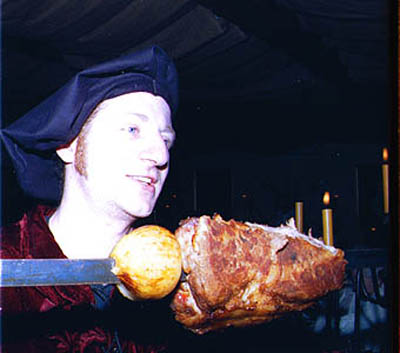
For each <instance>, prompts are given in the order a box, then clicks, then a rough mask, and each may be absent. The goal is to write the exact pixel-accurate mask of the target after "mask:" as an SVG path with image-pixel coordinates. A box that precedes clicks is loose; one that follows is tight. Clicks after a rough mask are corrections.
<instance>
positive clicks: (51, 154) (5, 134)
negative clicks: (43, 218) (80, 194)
mask: <svg viewBox="0 0 400 353" xmlns="http://www.w3.org/2000/svg"><path fill="white" fill-rule="evenodd" d="M130 92H150V93H153V94H155V95H158V96H161V97H163V98H164V99H165V100H166V102H167V103H168V105H169V107H170V109H171V113H172V114H174V113H175V112H176V110H177V106H178V79H177V72H176V68H175V66H174V64H173V62H172V60H171V59H170V58H169V57H168V56H167V54H166V53H165V52H164V51H163V50H162V49H161V48H159V47H157V46H153V47H150V48H148V49H144V50H141V51H137V52H131V53H128V54H124V55H121V56H120V57H118V58H116V59H113V60H111V61H108V62H104V63H101V64H99V65H96V66H94V67H91V68H88V69H85V70H83V71H81V72H79V73H77V74H76V75H75V76H74V77H73V78H72V79H71V80H70V81H69V82H68V83H67V84H65V85H64V86H63V87H61V88H60V89H59V90H57V91H56V92H55V93H54V94H52V95H51V96H50V97H49V98H47V99H46V100H45V101H43V102H42V103H41V104H39V105H38V106H37V107H35V108H34V109H32V110H31V111H29V112H28V113H27V114H25V115H24V116H22V117H21V118H20V119H18V120H17V121H15V122H14V123H12V124H11V125H10V126H8V127H7V128H5V129H2V130H1V138H2V140H3V142H4V144H5V147H6V149H7V151H8V153H9V154H10V156H11V159H12V161H13V164H14V167H15V170H16V173H17V177H18V181H19V183H20V185H21V188H22V189H23V190H24V191H25V192H26V193H27V194H29V195H30V196H32V197H34V198H37V199H40V200H45V201H52V202H58V201H59V200H60V198H61V195H62V187H63V180H62V172H63V168H62V164H60V163H61V161H60V159H59V158H58V156H57V154H56V153H55V150H56V149H57V148H58V147H61V146H63V145H67V144H68V143H70V142H71V141H72V140H73V139H74V138H75V137H76V136H77V135H78V134H79V131H80V130H81V128H82V126H83V124H84V122H85V121H86V119H87V118H88V117H89V115H90V114H91V113H92V111H93V110H94V109H95V108H96V106H97V105H98V104H99V103H101V102H102V101H104V100H106V99H110V98H113V97H116V96H119V95H122V94H126V93H130Z"/></svg>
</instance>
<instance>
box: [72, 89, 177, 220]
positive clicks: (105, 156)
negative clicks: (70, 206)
mask: <svg viewBox="0 0 400 353" xmlns="http://www.w3.org/2000/svg"><path fill="white" fill-rule="evenodd" d="M170 115H171V113H170V109H169V106H168V104H167V103H166V101H165V100H164V99H163V98H161V97H159V96H154V95H152V94H150V93H145V92H135V93H129V94H125V95H122V96H118V97H116V98H112V99H109V100H106V101H104V102H103V103H101V104H100V106H99V108H98V109H97V113H96V116H95V117H94V119H93V120H92V121H91V122H90V123H89V125H88V128H87V131H86V132H85V133H84V134H83V135H82V136H79V137H78V141H77V149H76V153H75V160H74V166H75V171H76V172H77V174H78V175H79V177H78V180H80V185H81V187H82V190H83V191H84V193H85V195H86V196H87V197H89V200H92V201H93V204H94V207H101V208H104V210H106V211H107V212H113V213H115V212H117V213H116V215H118V214H120V213H121V212H122V213H123V214H126V215H127V216H128V217H134V218H137V217H139V218H140V217H146V216H148V215H150V213H151V212H152V210H153V208H154V205H155V203H156V201H157V198H158V196H159V194H160V192H161V189H162V186H163V184H164V181H165V179H166V177H167V174H168V168H169V166H168V163H169V148H170V147H171V146H172V144H173V142H174V139H175V132H174V130H173V128H172V124H171V116H170Z"/></svg>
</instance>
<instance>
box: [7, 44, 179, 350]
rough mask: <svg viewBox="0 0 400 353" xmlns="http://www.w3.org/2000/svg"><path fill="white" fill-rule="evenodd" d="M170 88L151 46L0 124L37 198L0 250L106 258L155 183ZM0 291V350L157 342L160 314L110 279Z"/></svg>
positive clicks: (166, 144)
mask: <svg viewBox="0 0 400 353" xmlns="http://www.w3.org/2000/svg"><path fill="white" fill-rule="evenodd" d="M177 92H178V88H177V74H176V70H175V67H174V65H173V63H172V61H171V60H170V59H169V58H168V56H167V55H166V54H165V53H164V52H163V51H162V50H161V49H160V48H158V47H151V48H149V49H145V50H142V51H140V52H137V53H129V54H126V55H124V56H121V57H119V58H117V59H114V60H112V61H110V62H107V63H103V64H100V65H97V66H95V67H93V68H90V69H86V70H83V71H82V72H80V73H78V74H77V75H76V76H75V77H74V78H73V79H71V80H70V81H69V82H68V83H67V84H66V85H65V86H64V87H63V88H61V89H60V90H58V91H57V92H56V93H54V94H53V95H52V96H51V97H50V98H48V99H47V100H45V101H44V102H43V103H42V104H40V105H39V106H38V107H37V108H35V109H33V110H32V111H30V112H28V113H27V114H26V115H25V116H23V117H22V118H21V119H19V120H18V121H16V122H15V123H13V124H12V125H11V126H10V127H8V128H6V129H3V130H2V132H1V136H2V139H3V142H4V144H5V147H6V149H7V151H8V152H9V154H10V156H11V158H12V161H13V163H14V166H15V170H16V173H17V177H18V180H19V182H20V184H21V187H22V189H23V190H24V191H25V192H26V193H28V194H29V195H31V196H33V197H35V198H36V199H38V200H41V201H42V202H41V204H40V205H38V206H37V207H36V208H35V209H34V210H32V211H29V212H27V213H26V214H24V216H23V217H22V219H21V220H20V221H19V222H16V223H15V224H11V225H9V226H7V227H5V228H4V229H3V230H2V247H1V257H2V258H64V257H67V258H71V259H72V258H87V259H89V258H104V257H108V255H109V254H110V252H111V250H112V248H113V247H114V245H115V244H116V243H117V242H118V240H119V239H120V238H121V237H122V236H123V235H125V234H126V233H127V232H129V231H130V230H131V229H132V227H133V225H134V223H135V221H136V220H138V219H140V218H143V217H146V216H148V215H150V214H151V212H152V210H153V208H154V205H155V203H156V201H157V198H158V196H159V194H160V192H161V189H162V186H163V183H164V181H165V178H166V176H167V174H168V162H169V149H170V147H171V146H172V144H173V141H174V138H175V133H174V130H173V127H172V122H171V116H172V115H173V114H174V113H175V112H176V109H177V96H178V93H177ZM48 203H56V204H57V207H55V208H53V207H49V206H45V205H44V204H48ZM1 295H2V296H1V298H2V302H1V304H2V313H3V317H2V323H3V335H2V339H3V346H2V348H3V350H2V351H3V352H24V353H28V352H75V351H76V352H96V353H97V352H111V351H113V352H118V351H119V352H137V351H140V352H142V351H143V352H147V351H148V352H156V351H159V350H161V349H162V348H163V342H162V336H161V335H160V332H159V331H157V327H156V326H157V325H155V322H160V319H161V322H162V318H160V317H155V316H151V315H152V313H151V312H150V311H148V309H145V308H144V306H143V304H138V303H133V302H128V301H127V300H126V299H124V298H122V297H121V296H119V293H118V291H117V290H115V287H114V286H112V285H111V286H110V285H105V286H55V287H19V288H3V289H2V291H1ZM155 305H156V304H155ZM139 309H140V310H139ZM143 313H144V315H143ZM160 315H162V313H160ZM146 320H147V321H146ZM146 322H150V323H151V324H146ZM150 328H151V330H150Z"/></svg>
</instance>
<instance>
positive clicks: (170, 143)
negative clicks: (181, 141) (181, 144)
mask: <svg viewBox="0 0 400 353" xmlns="http://www.w3.org/2000/svg"><path fill="white" fill-rule="evenodd" d="M163 140H164V143H165V146H167V148H168V149H170V148H171V147H172V144H173V141H172V140H171V139H169V138H165V139H163Z"/></svg>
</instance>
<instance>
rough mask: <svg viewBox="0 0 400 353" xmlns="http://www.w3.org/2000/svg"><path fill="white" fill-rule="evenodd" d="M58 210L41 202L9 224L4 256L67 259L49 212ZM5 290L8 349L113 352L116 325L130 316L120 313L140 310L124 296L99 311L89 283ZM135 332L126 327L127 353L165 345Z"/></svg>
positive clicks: (3, 305)
mask: <svg viewBox="0 0 400 353" xmlns="http://www.w3.org/2000/svg"><path fill="white" fill-rule="evenodd" d="M52 212H53V210H52V209H50V208H48V207H45V206H38V207H37V208H35V209H34V210H33V211H31V212H28V213H26V214H25V215H24V216H23V217H22V219H21V220H20V221H19V222H17V223H15V224H11V225H9V226H7V227H4V228H3V229H2V234H1V236H2V238H1V247H0V257H1V258H65V255H64V254H63V252H62V251H61V249H60V248H59V246H58V245H57V243H56V242H55V240H54V237H53V235H52V234H51V232H50V230H49V228H48V226H47V222H46V217H48V216H50V215H51V214H52ZM115 292H117V291H115ZM0 295H1V296H0V298H1V312H2V317H1V319H2V322H1V323H2V330H3V332H2V347H1V352H3V353H11V352H24V353H36V352H37V353H39V352H41V353H46V352H52V353H54V352H59V353H63V352H80V353H100V352H104V351H108V349H109V347H110V345H112V344H113V340H114V339H115V332H116V330H117V332H118V330H119V331H121V327H118V326H119V325H121V323H122V322H121V321H124V320H121V317H119V315H120V313H121V312H124V313H127V310H132V312H135V310H136V311H137V306H138V305H137V304H136V305H135V303H131V302H129V303H127V300H125V301H124V300H122V301H121V299H120V300H119V301H118V300H116V301H115V302H116V304H115V310H114V308H112V309H110V310H108V311H107V310H106V311H105V312H102V311H99V310H96V309H95V308H94V305H93V304H94V303H95V297H94V294H93V291H92V289H91V287H89V286H56V287H18V288H2V289H1V293H0ZM114 297H120V296H119V295H114V296H113V299H114ZM135 306H136V307H135ZM124 324H125V325H126V321H125V322H124ZM134 331H135V327H134V326H131V327H130V328H129V329H128V330H127V329H125V331H124V329H123V327H122V335H119V341H120V342H121V346H122V348H123V352H124V353H125V352H127V353H133V352H135V353H136V352H159V351H162V350H164V346H163V345H162V344H160V343H159V342H157V343H156V344H149V338H151V337H152V336H151V334H150V335H149V336H148V337H146V339H145V340H144V341H145V343H144V344H136V343H134V342H132V341H131V336H134V334H135V332H134ZM139 334H140V335H141V334H143V331H141V332H140V333H139ZM140 339H141V337H139V340H140Z"/></svg>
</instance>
